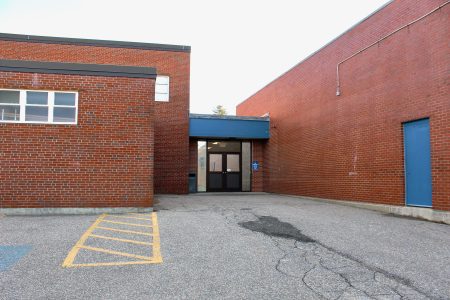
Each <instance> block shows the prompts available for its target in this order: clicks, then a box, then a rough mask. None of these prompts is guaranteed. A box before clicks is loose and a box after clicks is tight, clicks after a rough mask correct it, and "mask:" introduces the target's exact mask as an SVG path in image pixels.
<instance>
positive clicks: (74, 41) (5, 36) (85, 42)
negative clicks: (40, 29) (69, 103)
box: [0, 33, 191, 53]
mask: <svg viewBox="0 0 450 300" xmlns="http://www.w3.org/2000/svg"><path fill="white" fill-rule="evenodd" d="M0 40H3V41H14V42H29V43H44V44H63V45H77V46H94V47H109V48H129V49H144V50H157V51H174V52H188V53H190V52H191V47H190V46H182V45H169V44H154V43H141V42H126V41H111V40H97V39H81V38H66V37H52V36H41V35H25V34H14V33H0Z"/></svg>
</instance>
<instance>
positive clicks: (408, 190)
mask: <svg viewBox="0 0 450 300" xmlns="http://www.w3.org/2000/svg"><path fill="white" fill-rule="evenodd" d="M403 137H404V151H405V201H406V205H409V206H422V207H431V206H432V188H431V151H430V120H429V119H422V120H417V121H412V122H407V123H403Z"/></svg>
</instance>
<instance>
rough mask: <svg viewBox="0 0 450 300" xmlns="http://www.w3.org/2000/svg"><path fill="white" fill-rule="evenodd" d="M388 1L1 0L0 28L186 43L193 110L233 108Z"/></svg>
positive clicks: (15, 31)
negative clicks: (189, 55) (189, 62)
mask: <svg viewBox="0 0 450 300" xmlns="http://www.w3.org/2000/svg"><path fill="white" fill-rule="evenodd" d="M387 2H388V0H340V1H336V0H322V1H311V0H276V1H275V0H259V1H258V0H226V1H217V0H216V1H211V0H210V1H207V0H157V1H154V0H127V1H115V0H107V1H106V0H36V1H35V0H0V32H2V33H18V34H29V35H45V36H60V37H73V38H93V39H106V40H119V41H133V42H147V43H162V44H175V45H189V46H191V47H192V52H191V94H190V95H191V96H190V97H191V98H190V101H191V112H193V113H212V110H213V108H214V107H215V106H217V105H223V106H225V108H226V109H227V112H228V113H229V114H234V113H235V107H236V105H237V104H239V103H240V102H242V101H244V100H245V99H247V98H248V97H250V96H251V95H253V94H254V93H256V92H257V91H258V90H260V89H261V88H263V87H264V86H265V85H267V84H268V83H270V82H271V81H273V80H274V79H276V78H277V77H278V76H280V75H281V74H283V73H284V72H286V71H287V70H289V69H290V68H292V67H293V66H295V65H296V64H297V63H299V62H300V61H301V60H302V59H304V58H305V57H307V56H308V55H310V54H311V53H313V52H314V51H316V50H317V49H319V48H320V47H322V46H324V45H325V44H327V43H328V42H329V41H331V40H332V39H333V38H335V37H337V36H338V35H340V34H341V33H343V32H344V31H346V30H347V29H349V28H350V27H351V26H353V25H354V24H356V23H357V22H359V21H360V20H361V19H363V18H365V17H366V16H367V15H369V14H370V13H372V12H373V11H375V10H376V9H378V8H379V7H381V6H382V5H384V4H385V3H387Z"/></svg>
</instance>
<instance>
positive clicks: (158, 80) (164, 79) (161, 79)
mask: <svg viewBox="0 0 450 300" xmlns="http://www.w3.org/2000/svg"><path fill="white" fill-rule="evenodd" d="M156 84H169V76H156Z"/></svg>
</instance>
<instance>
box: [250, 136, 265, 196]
mask: <svg viewBox="0 0 450 300" xmlns="http://www.w3.org/2000/svg"><path fill="white" fill-rule="evenodd" d="M264 143H265V142H263V141H253V142H252V162H253V161H255V160H256V161H258V163H259V169H258V170H257V171H254V170H253V168H252V192H263V191H264V171H265V170H264V169H265V166H264V157H263V155H264V152H263V149H264V148H263V147H264Z"/></svg>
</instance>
